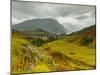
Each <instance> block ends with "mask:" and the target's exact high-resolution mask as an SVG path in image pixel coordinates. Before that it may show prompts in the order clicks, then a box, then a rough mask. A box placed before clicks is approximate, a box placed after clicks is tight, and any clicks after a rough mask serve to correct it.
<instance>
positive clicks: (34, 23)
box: [12, 18, 66, 35]
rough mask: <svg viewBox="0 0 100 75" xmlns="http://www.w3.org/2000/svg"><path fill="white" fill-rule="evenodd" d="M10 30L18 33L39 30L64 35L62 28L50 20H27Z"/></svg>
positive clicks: (53, 20)
mask: <svg viewBox="0 0 100 75" xmlns="http://www.w3.org/2000/svg"><path fill="white" fill-rule="evenodd" d="M12 28H13V29H14V30H18V31H24V30H36V29H41V30H44V31H47V32H51V33H55V34H57V35H59V34H63V33H66V30H65V28H64V26H63V25H61V24H60V23H59V22H58V21H57V20H55V19H52V18H46V19H32V20H27V21H24V22H22V23H19V24H15V25H13V26H12Z"/></svg>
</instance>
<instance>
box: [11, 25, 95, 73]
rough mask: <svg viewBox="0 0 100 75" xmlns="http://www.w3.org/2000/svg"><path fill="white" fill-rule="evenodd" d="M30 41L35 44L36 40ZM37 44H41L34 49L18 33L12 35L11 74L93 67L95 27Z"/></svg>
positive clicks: (32, 44)
mask: <svg viewBox="0 0 100 75" xmlns="http://www.w3.org/2000/svg"><path fill="white" fill-rule="evenodd" d="M91 28H93V29H91ZM90 37H91V38H92V40H90V39H91V38H90ZM39 40H40V39H39ZM33 41H35V43H36V39H33ZM83 42H84V43H83ZM37 43H42V45H41V46H37V45H36V44H34V43H33V42H32V40H29V39H26V38H25V35H23V34H22V33H20V32H16V31H15V32H12V74H16V73H30V72H52V71H69V70H90V69H95V68H96V62H95V60H96V59H95V56H96V55H95V54H96V53H95V52H96V51H95V29H94V26H93V27H90V28H86V29H83V30H82V31H80V32H76V33H73V34H71V35H69V36H67V37H65V38H64V39H58V40H53V41H48V42H45V43H44V42H43V40H42V42H41V41H38V42H37ZM87 43H88V44H87Z"/></svg>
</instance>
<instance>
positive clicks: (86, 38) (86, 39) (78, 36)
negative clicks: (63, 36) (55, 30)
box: [69, 25, 96, 47]
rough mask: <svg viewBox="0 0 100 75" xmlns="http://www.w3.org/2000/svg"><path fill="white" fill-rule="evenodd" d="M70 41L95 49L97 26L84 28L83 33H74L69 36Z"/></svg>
mask: <svg viewBox="0 0 100 75" xmlns="http://www.w3.org/2000/svg"><path fill="white" fill-rule="evenodd" d="M69 38H70V39H69V41H70V42H74V43H76V44H77V43H79V44H80V45H84V46H89V47H95V45H96V26H95V25H93V26H90V27H87V28H84V29H83V30H81V31H78V32H75V33H72V34H71V35H70V36H69Z"/></svg>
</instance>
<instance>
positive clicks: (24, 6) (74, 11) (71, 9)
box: [12, 1, 94, 17]
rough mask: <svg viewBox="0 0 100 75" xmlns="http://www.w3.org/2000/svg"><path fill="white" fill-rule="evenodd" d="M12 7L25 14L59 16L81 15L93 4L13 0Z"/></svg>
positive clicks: (90, 8) (91, 7) (91, 8)
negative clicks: (19, 0) (21, 0)
mask: <svg viewBox="0 0 100 75" xmlns="http://www.w3.org/2000/svg"><path fill="white" fill-rule="evenodd" d="M12 9H13V11H14V10H17V11H20V12H22V13H25V14H30V15H35V16H37V17H47V16H51V17H58V16H67V15H80V14H83V13H86V12H89V11H90V10H93V9H94V7H93V6H78V5H63V4H61V5H59V4H52V5H51V4H48V3H34V2H18V1H13V2H12ZM93 15H94V12H93Z"/></svg>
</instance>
